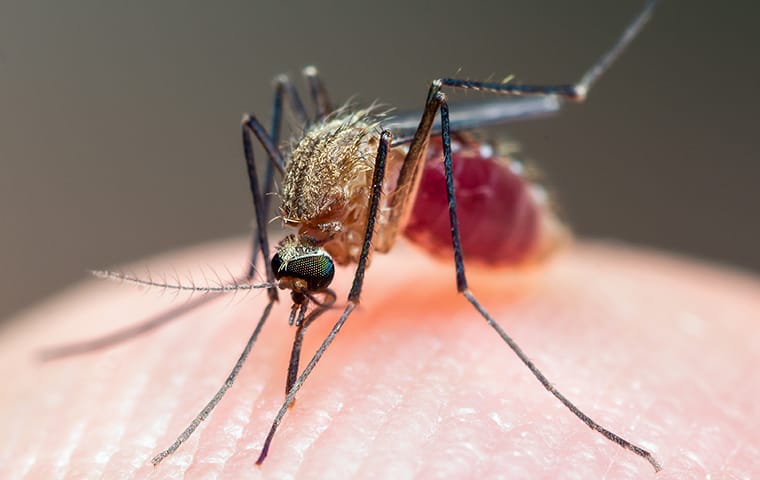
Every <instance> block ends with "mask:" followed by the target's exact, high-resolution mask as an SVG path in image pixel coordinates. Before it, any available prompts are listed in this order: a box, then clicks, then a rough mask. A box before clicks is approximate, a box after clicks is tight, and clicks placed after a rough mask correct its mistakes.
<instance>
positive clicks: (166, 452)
mask: <svg viewBox="0 0 760 480" xmlns="http://www.w3.org/2000/svg"><path fill="white" fill-rule="evenodd" d="M276 300H277V299H276V298H270V299H269V303H267V306H266V308H264V312H263V313H262V315H261V318H260V319H259V322H258V323H257V324H256V328H255V329H254V330H253V333H252V334H251V337H250V338H249V339H248V343H246V344H245V348H244V349H243V352H242V353H241V354H240V357H239V358H238V360H237V362H235V366H234V367H233V368H232V371H231V372H230V374H229V375H228V376H227V379H226V380H225V381H224V384H223V385H222V386H221V388H220V389H219V391H217V392H216V395H214V397H213V398H212V399H211V400H210V401H209V402H208V403H207V404H206V406H205V407H203V410H201V411H200V413H198V415H196V417H195V418H194V419H193V421H192V422H191V423H190V425H188V426H187V428H186V429H185V430H184V431H183V432H182V433H181V434H180V436H179V437H177V440H175V441H174V443H172V444H171V446H170V447H169V448H167V449H166V450H164V451H162V452H161V453H159V454H158V455H156V456H155V457H153V459H152V460H151V462H153V465H158V464H159V463H161V461H162V460H163V459H164V458H166V457H168V456H169V455H171V454H172V453H174V452H175V451H176V450H177V449H178V448H179V447H180V445H182V444H183V443H184V442H185V440H187V439H188V438H190V435H192V434H193V432H194V431H195V429H196V428H198V426H199V425H200V424H201V422H203V421H204V420H205V419H206V417H208V416H209V414H210V413H211V411H212V410H213V409H214V407H216V404H217V403H219V401H220V400H221V399H222V397H224V394H225V393H226V392H227V390H228V389H229V388H230V387H231V386H232V384H233V383H235V378H236V377H237V375H238V373H239V372H240V369H241V368H243V364H244V363H245V361H246V359H247V358H248V354H249V353H251V349H252V348H253V345H254V343H256V339H257V338H258V337H259V333H260V332H261V329H262V327H263V326H264V323H266V320H267V317H268V316H269V312H270V311H271V310H272V305H274V302H275V301H276Z"/></svg>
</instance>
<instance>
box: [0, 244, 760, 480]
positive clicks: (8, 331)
mask: <svg viewBox="0 0 760 480" xmlns="http://www.w3.org/2000/svg"><path fill="white" fill-rule="evenodd" d="M245 255H246V246H245V244H244V243H242V242H241V241H234V242H220V243H216V244H212V245H204V246H200V247H196V248H193V249H188V250H184V251H181V252H179V253H174V254H170V255H164V256H162V257H159V258H153V259H147V260H144V261H141V262H140V263H139V264H138V265H136V266H134V267H133V268H132V271H134V272H135V273H137V274H138V275H139V274H141V273H143V272H145V267H146V266H149V267H150V272H152V273H151V276H152V277H153V278H156V279H160V278H161V274H160V273H157V272H169V273H168V276H167V278H168V280H169V281H171V280H172V278H173V275H174V274H173V273H171V272H173V271H176V272H179V273H180V277H181V278H184V277H185V276H186V274H190V273H192V275H193V278H194V279H195V281H196V282H197V283H198V284H204V283H214V282H215V281H216V276H215V275H214V274H213V273H210V272H211V269H209V268H208V267H204V268H203V269H202V270H203V271H204V272H205V274H206V277H207V278H208V279H209V280H208V281H205V280H204V276H203V275H204V274H203V273H202V272H201V271H200V270H198V268H197V266H198V265H203V266H207V265H213V266H215V267H219V268H218V269H217V271H219V272H225V269H224V266H226V267H227V268H229V269H230V270H232V271H233V272H237V271H238V269H239V262H240V259H241V258H245ZM351 273H352V270H346V269H339V270H338V272H337V273H336V279H335V282H334V283H333V287H334V289H335V290H336V292H337V293H338V301H337V304H336V305H338V306H342V305H343V304H344V302H345V295H346V292H347V290H348V288H349V285H350V281H351ZM468 276H469V280H470V286H471V289H472V291H473V292H474V293H475V294H476V295H477V296H479V298H480V300H481V302H482V303H483V304H484V305H485V306H486V308H488V309H489V311H490V312H491V314H492V315H493V316H494V318H495V319H496V320H497V321H499V322H500V324H501V325H502V326H503V328H504V329H505V330H506V331H507V332H508V333H510V334H511V335H512V337H513V338H514V339H515V340H516V341H517V343H518V344H519V345H520V346H521V347H522V348H523V349H524V350H525V351H526V352H527V353H528V355H529V356H530V357H531V359H532V360H533V361H534V362H535V363H536V364H537V365H538V367H539V368H540V369H542V371H543V372H544V374H546V376H547V377H548V378H549V379H550V380H551V381H552V382H553V383H554V385H555V386H556V387H557V388H558V389H559V390H560V391H562V392H563V393H564V394H565V395H566V396H568V397H569V398H570V399H571V400H572V401H573V402H575V403H576V405H578V406H579V407H580V408H581V409H582V410H583V411H584V412H586V413H587V414H589V415H590V416H591V417H592V418H594V419H595V420H597V421H599V422H600V423H602V424H603V425H605V426H606V427H609V428H610V429H611V430H613V431H615V432H616V433H618V434H620V435H622V436H623V437H625V438H627V439H628V440H631V441H633V442H634V443H638V444H640V445H642V446H644V447H646V448H647V449H649V450H651V451H652V452H653V453H654V454H655V456H656V457H657V459H658V460H659V461H660V462H661V464H662V466H663V471H662V472H660V473H659V474H658V475H656V477H657V478H659V479H671V478H672V479H682V478H708V475H709V478H713V479H716V478H751V477H752V476H753V474H755V475H756V474H758V473H760V460H759V459H760V452H759V451H758V448H759V447H758V445H760V441H758V440H760V434H758V433H757V432H759V431H760V407H758V402H757V401H756V399H757V398H758V397H759V396H760V376H758V375H757V373H756V370H755V366H756V365H760V334H759V333H758V332H759V331H760V328H758V327H760V281H758V280H757V278H753V277H751V276H749V275H747V274H742V273H737V272H734V271H730V270H727V269H719V268H716V267H711V266H705V265H703V264H699V263H696V262H693V261H689V260H684V259H676V258H673V257H668V256H665V255H662V254H655V253H652V252H646V251H642V250H635V249H632V248H630V247H620V246H611V245H608V244H593V243H579V244H577V245H574V246H572V247H570V248H568V249H567V250H566V251H565V252H563V253H560V254H559V255H557V257H556V258H554V259H553V260H551V261H550V262H548V264H547V265H546V266H544V267H541V268H538V269H536V270H535V271H531V272H521V273H519V274H518V273H512V274H504V273H499V274H496V273H493V272H490V273H489V272H476V271H468ZM221 277H222V278H224V279H227V278H229V275H228V274H226V273H225V274H222V275H221ZM185 298H186V297H185V296H180V298H175V295H174V294H173V293H172V292H163V293H162V292H161V291H160V290H156V289H149V290H148V291H141V290H140V289H139V288H137V287H134V286H132V285H119V284H115V283H113V282H104V281H96V280H93V281H89V282H86V283H85V284H84V285H80V286H77V287H74V288H72V289H70V290H69V291H67V292H64V293H62V294H60V295H59V296H57V297H55V298H53V299H50V300H48V301H46V302H45V303H43V304H41V305H39V306H37V307H35V308H32V309H30V310H28V311H26V312H25V313H22V314H21V315H20V316H19V317H18V318H16V319H12V320H11V321H9V322H8V323H7V324H6V325H7V326H6V327H4V329H3V330H2V331H0V359H1V360H2V361H0V373H2V378H3V379H4V380H5V386H4V387H3V388H2V389H0V425H3V432H4V434H3V435H2V436H1V438H0V478H21V479H32V478H34V479H37V478H39V479H52V478H101V477H102V478H140V479H142V478H152V479H159V478H188V479H194V478H236V479H239V478H240V479H245V478H299V479H301V478H315V479H316V478H320V479H324V478H464V479H466V478H500V477H501V478H610V479H621V478H636V479H638V478H655V474H654V472H653V470H652V467H651V466H650V465H649V464H648V463H647V462H646V461H644V460H643V459H641V458H639V457H637V456H635V455H633V454H632V453H630V452H628V451H625V450H623V449H621V448H619V447H618V446H617V445H614V444H612V443H610V442H608V441H607V440H605V439H604V438H602V437H601V436H600V435H598V434H597V433H594V432H592V431H591V430H589V429H588V428H587V427H586V426H585V425H584V424H583V423H581V422H580V421H579V420H578V419H577V418H575V417H574V416H573V415H572V414H571V413H570V412H568V411H567V410H566V409H565V408H564V407H563V406H562V405H561V404H560V403H559V402H558V401H557V400H556V399H555V398H554V397H552V396H551V395H550V394H549V393H548V392H546V391H545V390H544V389H543V388H542V387H541V386H540V385H539V383H538V382H537V381H536V380H535V378H534V377H533V376H532V375H531V374H530V372H529V371H528V370H527V369H526V368H525V367H524V366H523V365H522V364H521V363H519V361H518V360H517V358H516V357H515V355H514V354H513V353H512V352H511V351H509V350H508V348H507V347H506V345H504V344H503V343H502V341H501V340H500V339H499V338H498V336H497V335H496V333H495V332H493V331H492V330H491V329H490V328H489V327H488V326H487V325H486V323H485V322H484V321H483V320H482V318H480V317H479V316H478V314H477V312H475V311H474V309H472V307H471V306H470V305H469V304H468V303H467V302H466V300H465V299H464V298H462V297H461V296H460V295H457V294H456V289H455V284H454V274H453V265H451V264H450V262H449V263H443V262H439V261H436V260H432V259H430V258H428V257H427V256H425V255H424V254H421V253H420V252H419V251H417V250H414V248H413V247H409V246H403V245H402V246H399V247H398V248H397V249H394V251H393V252H391V253H390V254H388V255H376V256H374V258H373V259H372V265H371V267H370V268H369V269H368V272H367V276H366V282H365V289H364V292H363V294H362V303H361V305H360V306H359V307H358V308H357V310H356V311H355V312H354V315H353V316H352V317H351V318H350V319H349V321H348V322H347V324H346V326H345V327H344V329H343V330H342V331H341V333H340V335H339V336H338V337H337V339H336V340H335V342H334V344H333V345H332V346H331V347H330V349H329V350H328V351H327V353H326V354H325V356H324V358H323V359H322V361H321V362H320V364H319V365H318V366H317V368H316V369H315V370H314V373H313V375H312V376H311V377H310V378H309V379H308V380H307V382H306V384H305V385H304V388H303V389H302V390H301V392H300V393H299V395H298V400H297V402H296V403H295V405H294V407H293V408H291V410H290V411H289V413H288V415H287V416H286V417H285V420H284V421H283V423H282V425H281V427H280V430H279V432H278V434H277V436H276V437H275V439H274V442H273V444H272V449H271V450H270V453H269V457H268V458H267V460H266V462H265V463H264V464H263V466H261V467H256V466H255V465H254V462H255V460H256V458H257V456H258V454H259V450H260V448H261V445H262V442H263V441H264V438H265V436H266V433H267V431H268V429H269V426H270V422H271V420H272V418H273V416H274V414H275V412H276V411H277V409H278V408H279V406H280V404H281V402H282V400H283V398H284V392H283V390H284V386H285V373H286V369H287V362H288V356H289V354H290V346H291V342H292V339H293V334H294V329H293V328H291V327H288V325H287V317H288V313H289V301H290V299H289V296H288V294H287V292H281V293H280V304H279V305H277V306H276V307H275V309H274V310H273V312H272V315H271V316H270V319H269V321H268V323H267V324H266V325H265V326H264V329H263V331H262V334H261V336H260V337H259V340H258V342H257V344H256V345H255V347H254V349H253V353H252V354H251V356H250V357H249V359H248V362H247V363H246V365H245V366H244V367H243V370H242V371H241V373H240V376H239V377H238V379H237V381H236V383H235V385H234V386H233V387H232V388H231V389H230V390H229V391H228V392H227V394H226V396H225V398H224V399H223V400H222V401H221V403H220V404H219V406H218V407H217V408H216V410H215V411H214V412H213V413H212V414H211V415H210V416H209V418H208V419H207V420H206V421H205V422H204V424H203V426H202V427H201V428H200V429H199V430H198V431H196V432H195V434H194V435H193V436H192V437H191V438H190V439H189V440H188V442H187V443H185V444H184V445H183V446H182V447H181V448H180V449H179V450H178V451H177V452H176V453H175V454H174V455H172V456H170V457H168V458H167V459H165V460H164V461H163V463H161V464H160V465H159V466H157V467H154V466H153V465H152V464H151V463H150V459H151V457H152V456H153V455H154V454H156V453H157V452H158V451H160V450H162V449H163V448H165V447H167V446H168V445H169V444H171V442H173V441H174V439H175V438H176V436H177V434H179V433H180V432H181V431H182V430H183V429H184V428H185V427H186V426H187V424H188V423H189V421H190V420H191V419H192V418H193V417H194V416H195V415H196V413H197V412H198V411H199V410H200V408H201V407H202V406H203V405H204V404H205V403H206V401H208V400H209V399H210V398H211V396H212V395H213V394H214V393H215V392H216V390H217V389H218V388H219V386H220V385H221V383H222V382H223V381H224V378H225V377H226V376H227V374H228V373H229V370H230V369H231V368H232V365H233V364H234V362H235V360H236V359H237V357H238V355H239V353H240V350H241V349H242V348H243V346H244V344H245V341H246V339H247V338H248V335H249V334H250V332H251V330H252V329H253V326H254V325H255V323H256V322H257V321H258V319H259V315H260V312H261V309H262V308H263V305H264V303H265V301H266V294H265V293H264V292H263V291H256V292H253V293H249V294H246V293H244V292H239V293H237V294H235V295H230V296H229V299H219V300H215V301H213V302H211V303H209V304H208V305H206V306H203V307H201V308H198V309H196V310H195V311H193V312H191V313H188V314H185V315H184V316H183V317H182V318H181V319H178V320H176V321H174V322H173V323H171V324H169V325H167V326H164V327H163V328H161V329H159V330H156V331H154V332H151V333H148V334H145V335H143V336H140V337H138V338H135V339H133V340H131V341H128V342H125V343H123V344H120V345H118V346H115V347H111V348H107V349H104V350H101V351H97V352H92V353H88V354H84V355H81V356H75V357H71V358H66V359H61V360H56V361H52V362H48V363H40V362H39V361H37V359H36V358H35V353H36V352H38V351H39V350H40V349H41V348H43V347H46V346H51V345H57V344H61V343H67V342H71V341H76V340H83V339H87V338H92V337H95V336H98V335H99V334H104V333H108V332H111V331H113V330H115V329H118V328H120V327H124V326H127V325H131V324H135V323H137V322H139V321H140V320H141V319H144V318H146V317H148V316H150V315H151V314H154V313H156V312H157V311H161V310H162V309H166V308H170V307H172V306H176V305H177V304H181V303H182V302H184V301H185ZM337 313H338V310H336V311H335V312H329V313H327V314H325V315H323V317H321V318H320V319H319V320H317V321H316V322H315V323H314V324H313V325H312V326H311V327H310V328H309V331H308V333H307V335H306V340H305V343H304V357H305V360H304V363H305V361H306V360H308V358H309V357H310V355H311V353H312V352H313V351H314V349H315V348H316V346H317V345H318V344H319V343H320V342H321V340H322V338H323V337H324V335H325V334H326V332H327V331H328V330H329V328H330V327H331V326H332V323H333V322H334V321H335V318H336V314H337Z"/></svg>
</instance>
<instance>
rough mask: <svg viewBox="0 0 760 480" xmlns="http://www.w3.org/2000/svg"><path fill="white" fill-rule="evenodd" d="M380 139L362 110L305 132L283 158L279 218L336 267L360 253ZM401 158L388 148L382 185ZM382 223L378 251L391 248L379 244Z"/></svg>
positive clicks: (379, 238) (379, 235)
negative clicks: (327, 257) (286, 157)
mask: <svg viewBox="0 0 760 480" xmlns="http://www.w3.org/2000/svg"><path fill="white" fill-rule="evenodd" d="M379 139H380V129H379V128H378V123H377V121H376V119H375V118H374V117H372V116H370V115H369V114H368V112H367V111H366V110H363V111H359V112H356V113H353V114H349V115H343V116H336V117H335V118H333V119H328V120H327V121H325V122H323V123H318V124H316V125H314V126H312V127H311V128H309V129H308V130H307V131H306V132H305V133H304V134H303V136H302V137H301V138H300V139H299V140H298V141H297V142H296V144H295V145H294V147H293V149H292V150H291V153H290V157H289V158H288V160H287V165H286V167H287V168H286V171H287V174H286V176H285V178H284V179H283V184H282V192H281V195H280V197H281V203H280V217H281V218H282V220H283V222H284V224H285V225H288V226H292V227H295V228H297V229H298V233H299V235H300V236H301V237H303V238H304V239H305V240H308V241H309V242H310V243H313V244H316V245H321V246H322V247H323V248H324V249H325V250H327V252H328V253H329V254H330V255H331V256H332V257H333V259H334V260H335V263H337V264H339V265H346V264H349V263H355V262H357V261H358V259H359V256H360V254H361V245H362V241H363V239H364V233H365V229H366V226H367V213H368V207H369V196H370V193H371V186H372V174H373V169H374V165H375V156H376V155H377V148H378V143H379ZM402 160H403V152H401V151H400V150H399V149H391V151H390V152H389V155H388V161H387V164H388V173H389V175H386V182H385V183H386V184H388V183H389V182H393V177H394V176H395V175H396V174H397V173H394V172H397V170H398V165H400V163H401V161H402ZM385 190H386V191H387V189H385ZM383 208H384V207H383V203H382V202H381V212H382V210H383ZM381 217H382V215H381ZM382 223H383V222H382V218H381V219H380V221H379V224H378V226H377V237H376V240H375V241H376V242H379V243H380V244H381V245H380V246H381V248H376V249H377V250H379V251H384V250H387V249H388V248H390V245H388V246H387V247H385V248H383V245H382V244H383V225H382ZM376 247H377V245H376Z"/></svg>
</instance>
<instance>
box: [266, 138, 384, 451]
mask: <svg viewBox="0 0 760 480" xmlns="http://www.w3.org/2000/svg"><path fill="white" fill-rule="evenodd" d="M390 142H391V133H390V132H389V131H387V130H384V131H383V132H382V133H381V134H380V143H379V145H378V147H377V156H376V158H375V171H374V173H373V176H372V193H371V195H370V200H369V211H368V215H367V229H366V230H365V233H364V241H363V243H362V252H361V256H360V257H359V264H358V265H357V267H356V273H354V281H353V284H352V286H351V291H350V292H349V294H348V303H347V304H346V307H345V309H344V310H343V313H342V314H341V316H340V318H339V319H338V321H337V322H336V323H335V325H333V327H332V330H330V333H328V334H327V337H326V338H325V339H324V341H323V342H322V344H321V345H320V346H319V348H318V349H317V351H316V352H315V353H314V356H313V357H312V358H311V360H309V363H308V364H307V365H306V368H304V370H303V372H302V373H301V375H299V377H298V379H296V381H295V383H293V386H292V387H291V388H290V391H289V392H288V395H287V397H286V398H285V401H284V402H283V404H282V406H281V407H280V410H279V411H278V412H277V415H276V416H275V419H274V421H273V422H272V427H271V428H270V430H269V434H268V435H267V438H266V440H264V445H263V447H262V448H261V454H260V455H259V458H258V460H256V465H261V464H262V463H263V462H264V459H265V458H266V457H267V454H268V453H269V446H270V445H271V443H272V439H273V438H274V434H275V432H277V427H279V425H280V422H282V418H283V417H284V416H285V413H287V411H288V406H289V405H290V404H291V403H293V399H294V398H295V397H296V393H298V390H300V389H301V386H302V385H303V383H304V382H305V381H306V379H307V378H308V377H309V374H310V373H311V371H312V370H314V367H315V366H316V364H317V362H319V359H320V358H322V355H324V353H325V351H326V350H327V347H329V346H330V344H331V343H332V342H333V340H335V336H336V335H338V332H340V329H341V328H343V324H345V323H346V320H347V319H348V317H349V316H350V315H351V312H353V311H354V308H356V306H357V305H358V304H359V296H360V295H361V290H362V285H363V283H364V271H365V270H366V268H367V261H368V259H369V255H370V250H371V248H372V236H373V235H374V231H375V221H376V220H377V213H378V210H379V206H380V197H381V195H382V192H383V180H384V178H385V160H386V157H387V154H388V147H389V145H390Z"/></svg>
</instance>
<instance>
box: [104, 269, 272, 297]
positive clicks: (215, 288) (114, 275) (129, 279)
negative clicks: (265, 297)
mask: <svg viewBox="0 0 760 480" xmlns="http://www.w3.org/2000/svg"><path fill="white" fill-rule="evenodd" d="M214 273H215V274H216V272H214ZM92 274H93V275H95V276H96V277H98V278H105V279H109V280H116V281H121V282H126V283H133V284H135V285H141V286H145V287H156V288H161V289H164V290H179V291H189V292H203V293H227V292H237V291H240V290H257V289H262V288H271V287H272V286H273V284H272V283H270V282H264V283H253V284H249V283H240V279H237V278H233V283H229V284H225V283H223V282H222V281H221V278H220V277H219V275H216V277H217V279H218V281H219V283H218V284H216V285H198V284H197V283H195V281H193V280H192V279H190V283H179V282H178V283H169V282H165V281H155V280H152V279H150V278H140V277H137V276H134V275H130V274H127V273H122V272H114V271H111V270H93V271H92Z"/></svg>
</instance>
